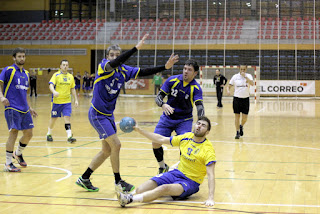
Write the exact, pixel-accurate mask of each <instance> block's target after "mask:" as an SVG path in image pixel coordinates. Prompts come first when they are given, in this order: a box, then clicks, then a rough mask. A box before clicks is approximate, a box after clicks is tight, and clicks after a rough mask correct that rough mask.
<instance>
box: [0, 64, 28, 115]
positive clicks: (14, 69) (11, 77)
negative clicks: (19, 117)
mask: <svg viewBox="0 0 320 214" xmlns="http://www.w3.org/2000/svg"><path fill="white" fill-rule="evenodd" d="M0 81H1V82H3V91H2V93H3V96H4V97H5V98H7V99H8V100H9V102H10V106H6V107H5V110H6V109H13V110H15V111H18V112H21V113H27V112H28V111H29V105H28V102H27V90H28V88H29V72H28V71H27V70H25V69H24V68H23V69H22V71H21V70H20V68H19V67H18V66H17V65H16V64H13V65H11V66H7V67H5V68H4V69H3V70H2V72H1V74H0Z"/></svg>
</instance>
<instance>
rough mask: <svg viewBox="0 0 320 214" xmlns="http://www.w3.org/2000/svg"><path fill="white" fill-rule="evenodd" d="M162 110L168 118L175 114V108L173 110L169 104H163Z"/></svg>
mask: <svg viewBox="0 0 320 214" xmlns="http://www.w3.org/2000/svg"><path fill="white" fill-rule="evenodd" d="M162 110H163V112H164V114H165V115H167V116H169V115H170V114H173V112H174V108H172V107H171V106H169V105H168V104H163V105H162Z"/></svg>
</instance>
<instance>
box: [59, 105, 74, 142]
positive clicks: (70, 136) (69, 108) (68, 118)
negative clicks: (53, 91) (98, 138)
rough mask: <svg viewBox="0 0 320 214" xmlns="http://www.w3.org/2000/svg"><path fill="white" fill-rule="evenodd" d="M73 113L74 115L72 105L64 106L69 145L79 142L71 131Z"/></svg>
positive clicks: (63, 112)
mask: <svg viewBox="0 0 320 214" xmlns="http://www.w3.org/2000/svg"><path fill="white" fill-rule="evenodd" d="M71 113H72V106H71V103H66V104H63V109H62V114H63V119H64V128H65V129H66V132H67V141H68V142H69V143H74V142H76V141H77V140H76V139H75V138H74V137H73V134H72V131H71Z"/></svg>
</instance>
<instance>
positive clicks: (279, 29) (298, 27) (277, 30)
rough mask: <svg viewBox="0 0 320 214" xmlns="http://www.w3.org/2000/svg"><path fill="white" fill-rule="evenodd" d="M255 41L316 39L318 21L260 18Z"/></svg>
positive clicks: (309, 19)
mask: <svg viewBox="0 0 320 214" xmlns="http://www.w3.org/2000/svg"><path fill="white" fill-rule="evenodd" d="M259 24H260V26H259V31H258V36H257V39H278V38H280V39H318V38H319V25H320V19H319V20H317V19H315V18H314V17H312V18H309V17H304V18H303V19H302V18H300V17H298V18H297V19H294V18H290V19H289V20H288V19H287V18H282V19H281V20H280V19H279V18H275V19H273V18H271V17H269V18H268V19H266V18H262V19H261V22H260V23H259Z"/></svg>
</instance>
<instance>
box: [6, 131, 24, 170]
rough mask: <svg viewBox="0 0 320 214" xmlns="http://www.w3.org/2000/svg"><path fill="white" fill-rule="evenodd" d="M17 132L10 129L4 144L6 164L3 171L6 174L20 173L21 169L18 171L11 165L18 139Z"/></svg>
mask: <svg viewBox="0 0 320 214" xmlns="http://www.w3.org/2000/svg"><path fill="white" fill-rule="evenodd" d="M18 132H19V131H18V130H17V129H11V130H10V131H9V137H8V140H7V143H6V163H5V165H4V171H6V172H21V169H18V168H17V167H15V165H13V163H12V156H13V149H14V144H15V142H16V140H17V137H18Z"/></svg>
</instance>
